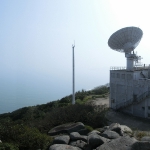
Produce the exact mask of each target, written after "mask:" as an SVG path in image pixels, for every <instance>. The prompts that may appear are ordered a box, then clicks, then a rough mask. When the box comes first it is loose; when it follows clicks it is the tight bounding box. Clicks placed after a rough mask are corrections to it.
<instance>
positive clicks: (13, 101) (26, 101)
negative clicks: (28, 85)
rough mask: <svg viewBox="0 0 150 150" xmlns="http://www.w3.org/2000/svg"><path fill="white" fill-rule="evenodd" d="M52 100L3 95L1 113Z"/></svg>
mask: <svg viewBox="0 0 150 150" xmlns="http://www.w3.org/2000/svg"><path fill="white" fill-rule="evenodd" d="M50 101H52V100H48V99H47V98H43V99H42V98H22V97H20V98H16V97H3V98H1V100H0V114H2V113H7V112H12V111H14V110H16V109H19V108H22V107H26V106H35V105H38V104H45V103H48V102H50Z"/></svg>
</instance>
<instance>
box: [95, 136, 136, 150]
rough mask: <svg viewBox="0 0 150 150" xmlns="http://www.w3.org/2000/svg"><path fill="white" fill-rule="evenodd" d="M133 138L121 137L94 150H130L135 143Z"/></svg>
mask: <svg viewBox="0 0 150 150" xmlns="http://www.w3.org/2000/svg"><path fill="white" fill-rule="evenodd" d="M136 141H137V140H136V139H135V138H130V137H129V136H121V137H119V138H117V139H114V140H111V141H110V142H107V143H104V144H103V145H101V146H99V147H97V148H96V150H131V146H132V145H133V144H134V143H135V142H136Z"/></svg>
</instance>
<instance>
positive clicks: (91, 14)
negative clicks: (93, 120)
mask: <svg viewBox="0 0 150 150" xmlns="http://www.w3.org/2000/svg"><path fill="white" fill-rule="evenodd" d="M149 6H150V1H149V0H144V1H142V0H138V1H137V0H132V1H131V0H24V1H20V0H7V1H4V0H3V1H2V0H1V1H0V73H1V74H0V113H1V112H7V111H12V110H14V109H16V108H19V107H23V106H28V105H36V104H41V103H46V102H49V101H52V100H57V99H60V98H62V97H64V96H66V95H69V94H71V93H72V44H73V43H74V40H75V80H76V81H75V84H76V91H78V90H81V89H91V88H94V87H96V86H99V85H103V84H106V83H108V82H109V69H110V66H126V59H125V57H124V54H123V53H119V52H116V51H113V50H111V49H110V48H109V47H108V44H107V41H108V38H109V37H110V35H111V34H112V33H114V32H115V31H116V30H118V29H120V28H123V27H127V26H136V27H139V28H141V29H142V30H143V33H144V34H143V38H142V40H141V42H140V44H139V46H138V47H137V48H136V50H135V51H137V52H138V54H139V55H141V56H142V57H143V60H142V62H143V63H145V64H149V63H150V59H149V57H150V52H149V50H150V44H149V36H150V21H149V14H150V9H149Z"/></svg>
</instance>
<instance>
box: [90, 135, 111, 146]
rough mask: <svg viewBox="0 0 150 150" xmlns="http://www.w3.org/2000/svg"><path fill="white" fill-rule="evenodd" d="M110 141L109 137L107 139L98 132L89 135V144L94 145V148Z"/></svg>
mask: <svg viewBox="0 0 150 150" xmlns="http://www.w3.org/2000/svg"><path fill="white" fill-rule="evenodd" d="M108 141H110V140H109V139H106V138H104V137H101V136H100V135H98V134H90V135H89V136H88V144H89V145H91V146H92V148H96V147H98V146H100V145H102V144H103V143H105V142H108Z"/></svg>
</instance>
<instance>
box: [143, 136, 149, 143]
mask: <svg viewBox="0 0 150 150" xmlns="http://www.w3.org/2000/svg"><path fill="white" fill-rule="evenodd" d="M141 141H147V142H150V136H143V137H142V138H141Z"/></svg>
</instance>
